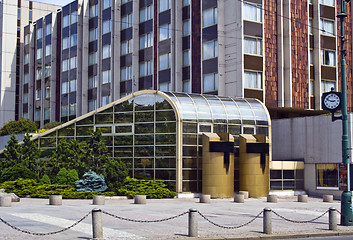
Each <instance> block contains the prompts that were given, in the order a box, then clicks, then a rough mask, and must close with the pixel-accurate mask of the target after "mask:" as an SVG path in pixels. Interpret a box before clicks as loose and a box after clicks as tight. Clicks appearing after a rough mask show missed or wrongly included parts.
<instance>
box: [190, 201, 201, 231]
mask: <svg viewBox="0 0 353 240" xmlns="http://www.w3.org/2000/svg"><path fill="white" fill-rule="evenodd" d="M198 228H199V227H198V222H197V210H196V209H194V208H190V209H189V237H198V236H199V234H198Z"/></svg>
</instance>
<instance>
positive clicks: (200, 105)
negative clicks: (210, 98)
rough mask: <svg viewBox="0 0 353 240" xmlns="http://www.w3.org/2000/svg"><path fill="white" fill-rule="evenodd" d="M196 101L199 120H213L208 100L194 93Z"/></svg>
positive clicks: (193, 96)
mask: <svg viewBox="0 0 353 240" xmlns="http://www.w3.org/2000/svg"><path fill="white" fill-rule="evenodd" d="M192 98H193V100H194V101H195V105H196V109H197V114H198V116H197V117H198V119H199V121H203V122H204V121H205V122H211V121H212V114H211V109H210V106H209V104H208V102H207V101H206V100H205V99H204V98H203V97H201V96H197V95H192Z"/></svg>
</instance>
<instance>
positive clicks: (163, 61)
mask: <svg viewBox="0 0 353 240" xmlns="http://www.w3.org/2000/svg"><path fill="white" fill-rule="evenodd" d="M170 66H171V54H170V53H167V54H163V55H160V56H159V70H163V69H167V68H170Z"/></svg>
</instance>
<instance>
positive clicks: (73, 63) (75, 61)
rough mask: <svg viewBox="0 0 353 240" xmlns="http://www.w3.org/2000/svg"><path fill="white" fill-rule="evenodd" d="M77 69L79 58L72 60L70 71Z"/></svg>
mask: <svg viewBox="0 0 353 240" xmlns="http://www.w3.org/2000/svg"><path fill="white" fill-rule="evenodd" d="M76 67H77V57H72V58H70V69H74V68H76Z"/></svg>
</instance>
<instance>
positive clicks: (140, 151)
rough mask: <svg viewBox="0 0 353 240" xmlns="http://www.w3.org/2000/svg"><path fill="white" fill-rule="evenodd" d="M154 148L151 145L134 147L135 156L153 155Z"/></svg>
mask: <svg viewBox="0 0 353 240" xmlns="http://www.w3.org/2000/svg"><path fill="white" fill-rule="evenodd" d="M153 156H154V149H153V146H152V147H135V157H153Z"/></svg>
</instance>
